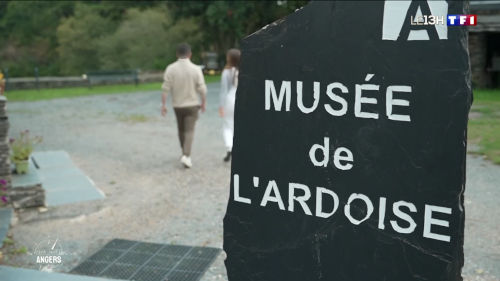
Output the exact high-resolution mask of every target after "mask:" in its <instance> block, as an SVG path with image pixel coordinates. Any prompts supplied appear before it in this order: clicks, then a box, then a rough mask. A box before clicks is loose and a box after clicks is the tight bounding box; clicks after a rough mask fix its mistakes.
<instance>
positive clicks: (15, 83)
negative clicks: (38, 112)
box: [6, 72, 163, 90]
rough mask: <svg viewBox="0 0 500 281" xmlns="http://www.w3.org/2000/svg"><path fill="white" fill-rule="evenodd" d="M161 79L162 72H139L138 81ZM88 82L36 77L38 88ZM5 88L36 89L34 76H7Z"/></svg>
mask: <svg viewBox="0 0 500 281" xmlns="http://www.w3.org/2000/svg"><path fill="white" fill-rule="evenodd" d="M162 80H163V73H162V72H154V73H140V74H139V83H148V82H160V81H162ZM132 83H134V80H133V79H132V78H131V79H120V80H113V81H96V82H92V85H111V84H132ZM88 86H89V82H88V80H87V79H84V78H83V77H82V76H69V77H40V78H39V79H38V88H39V89H45V88H65V87H88ZM6 88H7V90H20V89H36V88H37V79H36V78H34V77H17V78H9V79H8V82H7V85H6Z"/></svg>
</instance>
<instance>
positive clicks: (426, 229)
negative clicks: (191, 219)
mask: <svg viewBox="0 0 500 281" xmlns="http://www.w3.org/2000/svg"><path fill="white" fill-rule="evenodd" d="M467 6H468V5H467V3H464V2H462V1H444V0H442V1H439V0H437V1H365V2H358V1H335V2H312V3H310V4H308V5H307V6H305V7H304V8H302V9H300V10H298V11H296V12H295V13H293V14H291V15H289V16H288V17H287V18H285V19H283V20H281V21H278V22H276V23H273V24H271V25H269V26H267V27H265V28H263V29H262V30H260V31H258V32H256V33H255V34H252V35H250V36H248V37H247V38H245V39H244V40H243V42H242V54H243V55H242V64H241V70H240V77H239V86H238V91H237V94H236V113H235V137H234V149H233V163H232V169H231V189H230V190H231V191H230V199H229V203H228V207H227V213H226V216H225V218H224V250H225V251H226V253H227V260H226V268H227V273H228V277H229V281H240V280H262V281H264V280H269V281H278V280H286V281H293V280H300V281H305V280H346V281H354V280H356V281H366V280H380V281H382V280H385V281H409V280H428V281H447V280H461V279H462V278H461V268H462V265H463V239H464V238H463V234H464V206H463V193H464V188H465V155H466V131H467V120H468V119H467V118H468V117H467V116H468V112H469V108H470V104H471V99H472V95H471V85H470V72H469V58H468V51H467V30H466V28H465V27H459V26H447V25H446V15H447V14H456V15H460V14H467V12H468V11H467V8H468V7H467ZM424 15H425V16H428V17H427V19H429V18H430V16H432V17H433V18H434V20H435V21H437V24H436V25H418V24H417V21H418V20H416V19H418V18H422V16H424ZM443 18H444V23H441V22H440V21H441V20H442V19H443Z"/></svg>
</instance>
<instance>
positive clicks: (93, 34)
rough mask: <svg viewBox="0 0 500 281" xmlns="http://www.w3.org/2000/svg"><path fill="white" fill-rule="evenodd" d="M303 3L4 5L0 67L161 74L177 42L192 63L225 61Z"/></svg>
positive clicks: (14, 71)
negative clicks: (204, 56)
mask: <svg viewBox="0 0 500 281" xmlns="http://www.w3.org/2000/svg"><path fill="white" fill-rule="evenodd" d="M306 2H307V1H172V2H163V1H0V68H1V69H4V70H5V69H7V68H8V72H9V76H10V77H15V76H33V75H34V68H35V67H38V69H39V71H40V75H42V76H44V75H81V74H82V73H84V72H85V71H90V70H109V69H122V68H128V69H135V68H141V69H143V70H160V69H163V68H164V67H165V65H166V64H168V63H169V62H171V61H172V60H174V59H175V52H174V49H175V46H176V45H177V44H178V43H180V42H188V43H190V44H191V45H192V47H193V50H194V52H193V56H194V58H193V59H194V60H195V61H196V60H197V59H198V58H199V57H200V56H201V53H202V52H203V51H215V52H218V53H219V54H221V55H222V54H224V53H225V51H226V50H227V49H229V48H232V47H238V45H239V41H240V40H241V39H242V38H243V37H244V36H246V35H248V34H251V33H253V32H254V31H256V30H258V29H259V28H261V27H263V26H265V25H266V24H268V23H271V22H273V21H275V20H277V19H279V18H281V17H283V16H285V15H287V14H289V13H291V12H293V11H294V10H295V9H297V8H299V7H301V6H303V5H304V4H305V3H306ZM220 57H221V58H224V56H220ZM198 62H199V61H198Z"/></svg>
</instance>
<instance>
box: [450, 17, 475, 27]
mask: <svg viewBox="0 0 500 281" xmlns="http://www.w3.org/2000/svg"><path fill="white" fill-rule="evenodd" d="M446 21H447V24H448V26H467V25H476V24H477V15H448V16H447V17H446Z"/></svg>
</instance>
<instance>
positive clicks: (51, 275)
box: [0, 265, 119, 281]
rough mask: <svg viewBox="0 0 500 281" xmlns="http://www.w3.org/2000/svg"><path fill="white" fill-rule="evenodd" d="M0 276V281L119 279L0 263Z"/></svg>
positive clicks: (104, 280) (97, 280)
mask: <svg viewBox="0 0 500 281" xmlns="http://www.w3.org/2000/svg"><path fill="white" fill-rule="evenodd" d="M0 277H1V280H2V281H28V280H36V281H110V280H119V279H106V278H100V277H92V276H79V275H73V274H65V273H56V272H43V271H38V270H33V269H25V268H18V267H10V266H3V265H0Z"/></svg>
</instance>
